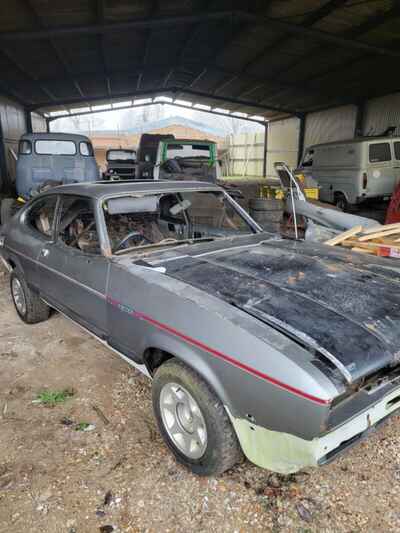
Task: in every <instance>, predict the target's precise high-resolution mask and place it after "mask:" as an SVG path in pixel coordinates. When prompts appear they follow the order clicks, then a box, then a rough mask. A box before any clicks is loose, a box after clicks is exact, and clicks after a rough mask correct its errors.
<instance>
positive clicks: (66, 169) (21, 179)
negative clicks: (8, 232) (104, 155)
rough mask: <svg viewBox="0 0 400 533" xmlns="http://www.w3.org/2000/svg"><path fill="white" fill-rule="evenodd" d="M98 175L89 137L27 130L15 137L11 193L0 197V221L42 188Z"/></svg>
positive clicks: (96, 177) (97, 176) (80, 180)
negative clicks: (14, 174)
mask: <svg viewBox="0 0 400 533" xmlns="http://www.w3.org/2000/svg"><path fill="white" fill-rule="evenodd" d="M98 179H99V169H98V166H97V164H96V160H95V157H94V154H93V147H92V143H91V142H90V139H89V138H88V137H85V136H84V135H73V134H69V133H27V134H25V135H23V136H22V137H21V139H20V141H19V147H18V158H17V164H16V178H15V190H14V191H13V193H14V194H13V195H12V196H9V197H7V198H4V199H3V200H2V201H1V212H0V222H1V223H2V224H4V223H5V222H7V220H8V219H9V218H10V217H11V216H12V215H13V214H14V213H15V211H16V210H17V209H18V208H19V207H21V205H23V203H24V202H26V201H27V200H29V199H30V198H31V197H32V196H34V195H36V194H38V193H39V192H41V191H42V190H44V189H47V188H49V187H53V186H55V185H60V184H63V183H80V182H83V181H95V180H98Z"/></svg>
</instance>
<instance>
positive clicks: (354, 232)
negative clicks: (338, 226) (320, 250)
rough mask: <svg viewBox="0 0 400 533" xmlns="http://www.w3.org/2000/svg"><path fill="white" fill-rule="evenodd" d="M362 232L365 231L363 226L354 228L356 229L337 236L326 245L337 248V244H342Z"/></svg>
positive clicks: (326, 242)
mask: <svg viewBox="0 0 400 533" xmlns="http://www.w3.org/2000/svg"><path fill="white" fill-rule="evenodd" d="M362 230H363V227H362V226H354V228H351V229H349V230H347V231H344V232H343V233H340V235H336V237H333V238H332V239H329V240H328V241H325V243H324V244H327V245H328V246H336V245H337V244H342V243H343V242H344V241H346V240H347V239H350V238H351V237H354V236H355V235H357V234H358V233H361V232H362Z"/></svg>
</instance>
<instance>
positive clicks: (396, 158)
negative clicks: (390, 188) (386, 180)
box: [393, 141, 400, 186]
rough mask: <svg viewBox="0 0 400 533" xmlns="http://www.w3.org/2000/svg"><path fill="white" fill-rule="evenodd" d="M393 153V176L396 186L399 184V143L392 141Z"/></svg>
mask: <svg viewBox="0 0 400 533" xmlns="http://www.w3.org/2000/svg"><path fill="white" fill-rule="evenodd" d="M393 151H394V165H393V170H394V175H395V182H396V186H397V185H398V184H399V183H400V141H393Z"/></svg>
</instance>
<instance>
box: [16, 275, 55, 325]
mask: <svg viewBox="0 0 400 533" xmlns="http://www.w3.org/2000/svg"><path fill="white" fill-rule="evenodd" d="M10 289H11V297H12V299H13V302H14V305H15V309H16V311H17V313H18V315H19V317H20V318H21V319H22V320H23V321H24V322H26V323H27V324H37V323H38V322H43V321H44V320H47V319H48V318H49V315H50V307H49V306H48V305H47V304H45V303H44V302H43V300H41V299H40V298H39V296H38V295H37V294H35V293H34V292H33V291H31V289H30V288H29V287H28V284H27V283H26V281H25V279H24V277H23V275H22V274H21V272H20V271H19V270H13V272H12V273H11V277H10Z"/></svg>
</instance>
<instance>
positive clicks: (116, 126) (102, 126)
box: [51, 104, 264, 135]
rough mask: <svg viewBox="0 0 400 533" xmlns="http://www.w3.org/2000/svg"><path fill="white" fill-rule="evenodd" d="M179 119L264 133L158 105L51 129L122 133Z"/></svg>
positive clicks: (89, 117) (222, 119)
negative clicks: (145, 123) (155, 123)
mask: <svg viewBox="0 0 400 533" xmlns="http://www.w3.org/2000/svg"><path fill="white" fill-rule="evenodd" d="M176 116H182V117H185V118H189V119H192V120H195V121H197V122H202V123H203V124H207V125H209V126H210V127H214V128H216V129H218V130H222V131H223V132H224V133H225V135H231V134H238V133H245V132H263V131H264V127H263V126H262V125H260V124H256V123H253V122H249V121H246V120H242V119H239V118H236V117H235V118H234V117H224V116H219V115H212V114H210V113H207V112H204V111H198V110H196V109H191V108H187V109H184V108H182V107H177V106H173V105H170V104H163V105H160V104H158V105H157V104H156V105H152V106H147V107H137V108H134V109H124V110H113V111H108V112H104V113H93V114H90V115H84V116H81V117H74V118H65V119H59V120H55V121H54V122H52V123H51V130H52V131H64V132H77V131H85V132H91V131H99V130H115V131H117V132H118V131H124V130H126V129H128V128H129V127H132V126H133V125H137V124H138V123H139V124H140V123H144V122H152V121H154V120H160V119H163V118H168V117H176Z"/></svg>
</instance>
